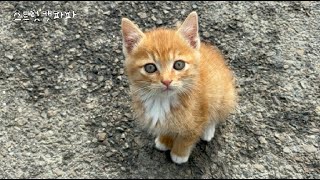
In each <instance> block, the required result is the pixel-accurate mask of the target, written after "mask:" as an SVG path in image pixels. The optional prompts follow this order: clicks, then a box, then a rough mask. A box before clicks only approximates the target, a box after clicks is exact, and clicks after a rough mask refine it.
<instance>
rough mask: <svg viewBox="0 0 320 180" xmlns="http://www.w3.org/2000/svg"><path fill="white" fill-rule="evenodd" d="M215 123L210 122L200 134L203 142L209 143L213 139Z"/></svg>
mask: <svg viewBox="0 0 320 180" xmlns="http://www.w3.org/2000/svg"><path fill="white" fill-rule="evenodd" d="M216 124H217V123H216V122H210V123H209V124H208V126H207V127H206V128H205V130H204V132H203V133H202V136H201V139H202V140H204V141H207V142H209V141H211V139H212V138H213V137H214V133H215V131H216Z"/></svg>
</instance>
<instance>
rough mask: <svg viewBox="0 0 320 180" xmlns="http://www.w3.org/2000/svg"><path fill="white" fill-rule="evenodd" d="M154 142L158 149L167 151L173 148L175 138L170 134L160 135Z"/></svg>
mask: <svg viewBox="0 0 320 180" xmlns="http://www.w3.org/2000/svg"><path fill="white" fill-rule="evenodd" d="M154 142H155V144H156V148H157V149H158V150H160V151H167V150H170V149H171V148H172V144H173V138H172V137H171V136H168V135H159V136H158V137H157V138H156V139H155V141H154Z"/></svg>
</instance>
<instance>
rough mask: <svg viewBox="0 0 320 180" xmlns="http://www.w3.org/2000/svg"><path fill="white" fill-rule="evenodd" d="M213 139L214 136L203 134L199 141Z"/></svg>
mask: <svg viewBox="0 0 320 180" xmlns="http://www.w3.org/2000/svg"><path fill="white" fill-rule="evenodd" d="M213 137H214V134H212V133H203V134H202V136H201V139H202V140H204V141H207V142H209V141H211V139H212V138H213Z"/></svg>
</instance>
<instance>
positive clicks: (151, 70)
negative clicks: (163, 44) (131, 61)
mask: <svg viewBox="0 0 320 180" xmlns="http://www.w3.org/2000/svg"><path fill="white" fill-rule="evenodd" d="M144 70H145V71H146V72H147V73H154V72H156V71H157V67H156V65H155V64H152V63H149V64H146V65H144Z"/></svg>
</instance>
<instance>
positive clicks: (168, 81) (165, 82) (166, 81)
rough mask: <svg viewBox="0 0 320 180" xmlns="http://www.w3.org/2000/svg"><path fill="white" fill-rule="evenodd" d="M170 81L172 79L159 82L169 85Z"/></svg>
mask: <svg viewBox="0 0 320 180" xmlns="http://www.w3.org/2000/svg"><path fill="white" fill-rule="evenodd" d="M171 82H172V80H162V81H161V83H162V84H164V85H166V86H167V87H169V85H170V83H171Z"/></svg>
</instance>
